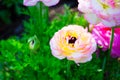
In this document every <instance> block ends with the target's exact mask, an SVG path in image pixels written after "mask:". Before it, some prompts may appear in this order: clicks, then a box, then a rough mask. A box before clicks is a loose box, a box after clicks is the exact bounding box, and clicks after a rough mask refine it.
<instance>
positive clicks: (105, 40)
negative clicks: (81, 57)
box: [92, 23, 120, 58]
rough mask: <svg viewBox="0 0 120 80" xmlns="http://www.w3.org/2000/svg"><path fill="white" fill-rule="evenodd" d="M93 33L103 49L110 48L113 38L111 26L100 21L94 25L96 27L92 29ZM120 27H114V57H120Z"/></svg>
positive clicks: (112, 52)
mask: <svg viewBox="0 0 120 80" xmlns="http://www.w3.org/2000/svg"><path fill="white" fill-rule="evenodd" d="M92 34H93V36H94V38H95V40H96V42H97V43H98V45H99V46H101V47H102V49H103V51H106V50H108V48H109V45H110V38H111V28H109V27H108V26H105V25H103V24H102V23H99V24H97V25H94V29H93V30H92ZM119 41H120V28H115V29H114V40H113V45H112V51H111V56H112V57H113V58H116V57H120V42H119Z"/></svg>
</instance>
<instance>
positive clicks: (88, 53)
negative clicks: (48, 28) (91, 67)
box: [50, 25, 96, 63]
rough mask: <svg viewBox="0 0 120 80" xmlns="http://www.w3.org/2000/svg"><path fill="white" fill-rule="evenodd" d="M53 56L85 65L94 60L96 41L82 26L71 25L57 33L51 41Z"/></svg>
mask: <svg viewBox="0 0 120 80" xmlns="http://www.w3.org/2000/svg"><path fill="white" fill-rule="evenodd" d="M50 47H51V50H52V54H53V56H55V57H57V58H59V59H64V58H67V59H68V60H73V61H75V63H84V62H87V61H90V60H91V59H92V54H93V53H94V52H95V51H96V41H95V40H94V38H93V36H92V34H90V33H89V32H87V30H86V29H84V28H83V27H82V26H78V25H69V26H66V27H63V28H62V29H61V30H59V31H58V32H56V33H55V34H54V36H53V37H52V39H51V40H50Z"/></svg>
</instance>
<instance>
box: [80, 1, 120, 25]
mask: <svg viewBox="0 0 120 80" xmlns="http://www.w3.org/2000/svg"><path fill="white" fill-rule="evenodd" d="M78 2H79V5H78V9H79V10H80V11H81V12H83V13H84V16H85V18H86V19H87V20H88V22H90V23H91V24H98V23H100V22H102V23H103V24H104V25H106V26H108V27H114V26H119V25H120V0H78Z"/></svg>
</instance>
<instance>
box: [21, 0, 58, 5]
mask: <svg viewBox="0 0 120 80" xmlns="http://www.w3.org/2000/svg"><path fill="white" fill-rule="evenodd" d="M39 1H42V2H43V3H44V4H45V5H46V6H53V5H56V4H57V3H58V2H59V0H24V2H23V4H24V5H25V6H34V5H36V4H37V2H39Z"/></svg>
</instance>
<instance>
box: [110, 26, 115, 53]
mask: <svg viewBox="0 0 120 80" xmlns="http://www.w3.org/2000/svg"><path fill="white" fill-rule="evenodd" d="M113 40H114V27H113V28H112V34H111V39H110V46H109V54H110V53H111V51H112V44H113Z"/></svg>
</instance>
